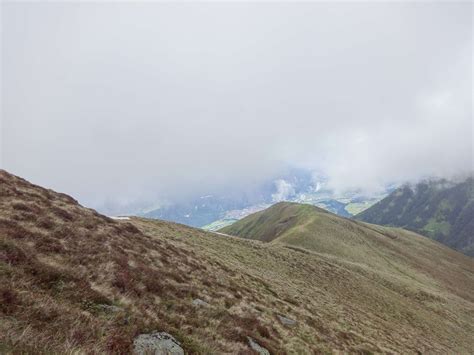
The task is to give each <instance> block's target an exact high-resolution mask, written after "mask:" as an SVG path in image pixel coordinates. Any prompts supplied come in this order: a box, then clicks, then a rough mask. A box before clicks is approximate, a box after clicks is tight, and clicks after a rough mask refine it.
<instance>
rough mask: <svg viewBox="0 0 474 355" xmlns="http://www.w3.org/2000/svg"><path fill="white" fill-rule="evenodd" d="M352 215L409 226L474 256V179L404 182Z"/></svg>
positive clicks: (408, 227) (363, 219) (369, 220)
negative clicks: (413, 183) (411, 183)
mask: <svg viewBox="0 0 474 355" xmlns="http://www.w3.org/2000/svg"><path fill="white" fill-rule="evenodd" d="M354 218H355V219H357V220H361V221H365V222H370V223H376V224H380V225H391V226H397V227H402V228H405V229H409V230H412V231H415V232H417V233H420V234H422V235H425V236H427V237H430V238H431V239H434V240H437V241H439V242H440V243H443V244H445V245H447V246H449V247H452V248H454V249H456V250H459V251H461V252H463V253H465V254H467V255H470V256H474V178H473V177H470V178H468V179H466V180H465V181H462V182H457V183H454V182H450V181H447V180H434V181H423V182H420V183H418V184H416V185H414V186H411V185H404V186H402V187H400V188H398V189H396V190H395V191H394V192H392V193H391V194H390V195H389V196H387V197H385V198H384V199H382V200H381V201H379V202H378V203H376V204H375V205H373V206H372V207H370V208H368V209H367V210H365V211H363V212H361V213H360V214H358V215H356V216H355V217H354Z"/></svg>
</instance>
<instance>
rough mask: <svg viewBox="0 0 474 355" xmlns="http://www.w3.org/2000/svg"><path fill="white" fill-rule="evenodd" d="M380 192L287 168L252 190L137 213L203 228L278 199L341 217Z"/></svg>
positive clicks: (231, 220)
mask: <svg viewBox="0 0 474 355" xmlns="http://www.w3.org/2000/svg"><path fill="white" fill-rule="evenodd" d="M389 191H391V190H387V191H385V192H382V193H377V194H372V195H364V194H361V193H360V192H359V191H346V192H344V193H335V192H334V191H332V190H331V189H330V188H328V187H327V179H326V178H325V177H324V176H322V175H317V176H316V175H314V174H313V173H312V172H310V171H308V170H304V169H289V171H288V172H287V173H285V174H282V175H280V176H278V177H275V178H273V179H270V180H269V181H266V182H264V183H262V184H261V185H260V186H258V187H257V188H255V190H254V191H253V192H252V193H243V192H242V193H240V194H239V193H238V192H236V191H232V193H229V194H225V193H223V194H220V195H216V194H214V195H207V196H202V197H197V198H193V199H190V200H188V201H184V202H180V203H175V204H171V205H167V206H163V207H161V208H158V209H155V210H152V211H147V212H146V213H141V214H140V216H143V217H147V218H157V219H163V220H167V221H173V222H178V223H183V224H186V225H189V226H192V227H201V228H203V229H206V230H217V229H219V228H222V227H223V226H226V225H229V224H232V223H234V222H235V221H237V220H239V219H241V218H243V217H245V216H248V215H249V214H252V213H254V212H257V211H261V210H263V209H265V208H268V207H269V206H271V205H272V204H274V203H276V202H280V201H290V202H298V203H307V204H311V205H314V206H318V207H321V208H324V209H326V210H328V211H330V212H333V213H336V214H338V215H340V216H343V217H350V216H353V215H354V214H357V213H359V212H360V211H363V210H364V209H366V208H368V207H370V206H372V205H373V204H374V203H376V202H378V201H379V200H380V199H382V198H383V197H385V196H386V195H387V194H388V192H389Z"/></svg>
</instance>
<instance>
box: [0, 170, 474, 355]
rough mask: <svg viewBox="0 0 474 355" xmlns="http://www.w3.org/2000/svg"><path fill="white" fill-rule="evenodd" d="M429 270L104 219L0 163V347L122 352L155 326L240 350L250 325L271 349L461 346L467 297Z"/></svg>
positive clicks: (217, 348) (189, 344)
mask: <svg viewBox="0 0 474 355" xmlns="http://www.w3.org/2000/svg"><path fill="white" fill-rule="evenodd" d="M32 216H33V217H34V218H32ZM469 272H470V271H468V270H466V273H469ZM430 277H431V276H430ZM458 277H459V280H461V279H462V276H459V275H458ZM429 280H430V283H429V284H428V285H427V286H426V287H423V288H420V289H418V290H417V291H416V292H415V291H414V290H413V288H412V287H411V285H407V284H406V283H404V280H399V279H394V280H391V278H390V275H389V276H388V277H387V275H384V274H380V273H378V272H377V271H376V270H371V269H366V268H363V267H360V266H354V265H352V264H351V263H345V262H343V261H341V260H336V259H334V258H330V257H327V256H321V255H318V254H315V253H312V252H308V251H304V252H302V251H301V250H296V249H289V248H287V247H285V246H280V245H266V244H262V243H258V242H253V241H247V240H241V239H236V238H228V237H222V236H217V235H214V234H210V233H206V232H203V231H199V230H196V229H193V228H188V227H185V226H181V225H177V224H173V223H165V222H161V221H150V220H144V219H132V220H131V221H130V222H127V221H114V220H111V219H110V218H107V217H105V216H101V215H100V214H98V213H97V212H95V211H93V210H90V209H87V208H84V207H82V206H80V205H79V204H78V203H77V201H75V200H74V199H72V198H70V197H68V196H66V195H64V194H58V193H55V192H53V191H51V190H46V189H43V188H41V187H38V186H34V185H32V184H30V183H28V182H26V181H25V180H23V179H20V178H18V177H15V176H12V175H10V174H8V173H6V172H3V171H0V352H6V353H8V352H13V351H15V352H18V353H21V352H23V353H74V352H84V353H104V352H105V353H117V354H120V353H128V352H130V350H131V344H132V342H133V338H134V337H135V336H136V335H138V334H140V333H145V332H150V331H154V330H158V331H166V332H169V333H171V334H172V335H173V336H175V337H176V338H177V339H178V340H179V341H181V342H182V344H183V347H184V349H185V351H186V352H187V353H190V354H193V353H200V354H209V353H215V354H222V353H232V354H239V353H240V354H250V353H252V352H251V350H250V348H249V347H248V344H247V339H246V336H251V337H252V338H254V339H255V340H256V341H257V342H258V343H259V344H260V345H262V346H264V347H266V348H267V349H269V350H270V351H271V352H272V353H274V354H283V353H324V352H331V351H339V352H360V353H364V352H365V353H367V352H387V353H389V352H405V353H414V352H416V351H418V350H419V351H422V352H444V353H449V352H451V353H453V352H458V353H462V352H464V353H466V352H468V351H469V349H472V346H473V341H472V339H471V338H470V337H469V335H470V334H471V333H472V331H473V330H474V329H473V315H474V307H473V304H472V302H471V301H470V299H469V298H463V294H462V292H458V291H459V290H458V288H459V286H458V283H456V284H453V285H452V287H453V288H454V289H455V290H456V292H454V291H451V290H449V289H448V288H447V287H445V286H444V285H443V284H442V285H436V279H433V278H431V279H429ZM469 280H470V279H469ZM435 296H436V297H435ZM194 298H201V299H203V300H205V301H206V302H208V303H210V304H211V306H210V307H204V308H196V307H195V306H193V305H192V300H193V299H194ZM107 306H114V307H116V308H114V307H107ZM277 314H283V315H286V316H288V317H290V318H293V319H296V320H297V322H298V323H297V325H296V326H295V327H285V326H283V325H282V324H280V323H279V322H278V320H277V318H276V315H277ZM433 324H434V325H436V326H433Z"/></svg>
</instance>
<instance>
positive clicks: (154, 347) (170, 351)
mask: <svg viewBox="0 0 474 355" xmlns="http://www.w3.org/2000/svg"><path fill="white" fill-rule="evenodd" d="M133 353H134V354H135V355H149V354H153V355H184V350H183V348H182V347H181V344H180V343H179V342H178V341H177V340H176V339H175V338H173V337H172V336H171V335H170V334H168V333H165V332H160V333H158V332H157V333H151V334H140V335H139V336H137V337H136V338H135V340H134V341H133Z"/></svg>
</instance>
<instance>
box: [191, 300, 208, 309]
mask: <svg viewBox="0 0 474 355" xmlns="http://www.w3.org/2000/svg"><path fill="white" fill-rule="evenodd" d="M193 305H194V306H196V307H209V306H210V304H209V303H207V302H206V301H203V300H201V299H199V298H196V299H195V300H193Z"/></svg>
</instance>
